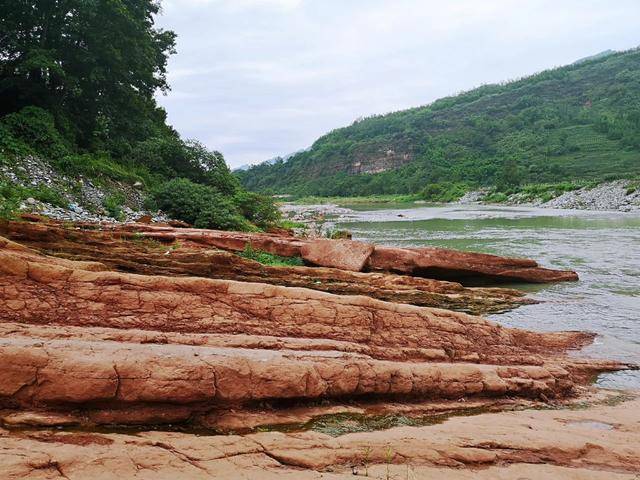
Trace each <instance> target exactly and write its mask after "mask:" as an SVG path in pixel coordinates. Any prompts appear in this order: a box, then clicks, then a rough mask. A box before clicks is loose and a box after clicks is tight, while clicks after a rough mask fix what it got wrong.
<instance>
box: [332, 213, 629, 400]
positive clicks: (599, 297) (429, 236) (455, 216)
mask: <svg viewBox="0 0 640 480" xmlns="http://www.w3.org/2000/svg"><path fill="white" fill-rule="evenodd" d="M351 208H353V209H354V210H355V212H354V213H351V214H347V215H343V216H342V217H341V218H340V219H339V222H340V223H339V224H338V226H339V228H348V229H349V230H351V231H352V232H353V236H354V239H358V240H366V241H371V242H375V243H379V244H385V245H395V246H407V247H408V246H421V245H430V246H438V247H445V248H455V249H460V250H469V251H475V252H486V253H494V254H498V255H505V256H515V257H528V258H533V259H535V260H537V261H538V262H539V263H540V264H541V265H543V266H546V267H551V268H559V269H569V270H575V271H577V272H578V274H579V275H580V281H579V282H570V283H557V284H552V285H522V284H520V285H513V287H515V288H520V289H523V290H526V291H528V292H530V294H531V295H532V296H534V297H536V298H538V299H540V300H542V301H543V302H542V303H540V304H536V305H527V306H523V307H520V308H518V309H516V310H514V311H512V312H508V313H503V314H499V315H491V316H489V318H491V319H492V320H494V321H497V322H500V323H502V324H504V325H507V326H514V327H521V328H527V329H531V330H540V331H549V330H586V331H592V332H596V333H598V337H597V338H596V340H595V342H594V343H593V345H591V346H589V347H587V348H585V349H584V350H583V351H582V352H580V354H581V355H589V356H592V357H603V358H611V359H617V360H623V361H628V362H634V363H638V364H640V215H638V214H629V213H618V212H590V211H578V210H551V209H541V208H526V207H491V206H479V205H459V206H450V205H449V206H440V207H434V206H415V205H409V206H407V205H387V206H385V207H382V208H381V207H373V206H367V205H357V206H351ZM599 384H601V385H602V386H606V387H612V388H637V389H640V372H621V373H616V374H608V375H603V376H602V377H601V378H600V379H599Z"/></svg>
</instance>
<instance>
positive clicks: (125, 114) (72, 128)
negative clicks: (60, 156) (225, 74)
mask: <svg viewBox="0 0 640 480" xmlns="http://www.w3.org/2000/svg"><path fill="white" fill-rule="evenodd" d="M159 9H160V4H159V2H158V1H155V0H0V116H2V115H6V114H9V113H14V112H18V111H20V110H22V109H23V108H24V107H28V106H36V107H40V108H42V109H45V110H47V111H48V112H50V113H52V114H53V116H54V117H55V119H56V123H57V126H58V128H60V129H61V130H62V131H63V132H64V133H65V135H66V136H67V138H69V139H72V140H73V141H74V142H77V143H78V144H79V145H80V146H82V147H85V148H89V147H96V146H97V147H106V148H109V149H112V150H114V151H117V150H122V149H123V145H126V143H127V142H128V141H131V140H133V139H139V138H141V137H146V136H148V135H149V134H150V133H151V132H152V131H154V130H166V128H167V127H166V126H165V125H164V120H165V114H164V112H163V111H162V110H161V109H159V108H158V107H157V105H156V103H155V101H154V99H153V95H154V93H155V92H156V91H158V90H161V91H162V90H166V89H168V84H167V81H166V66H167V58H168V56H169V55H170V54H171V53H173V52H174V44H175V34H174V33H173V32H171V31H163V30H161V29H157V28H155V27H154V15H156V14H157V13H158V12H159ZM125 150H126V149H125ZM119 153H122V152H119Z"/></svg>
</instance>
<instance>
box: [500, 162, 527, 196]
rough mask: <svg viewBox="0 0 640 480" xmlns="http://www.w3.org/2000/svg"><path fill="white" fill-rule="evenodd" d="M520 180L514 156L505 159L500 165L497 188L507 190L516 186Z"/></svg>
mask: <svg viewBox="0 0 640 480" xmlns="http://www.w3.org/2000/svg"><path fill="white" fill-rule="evenodd" d="M521 182H522V179H521V176H520V169H519V168H518V163H517V162H516V160H515V159H514V158H509V159H507V160H506V161H505V162H504V164H503V165H502V171H501V172H500V176H499V178H498V181H497V184H496V185H497V187H498V190H508V189H509V188H513V187H517V186H518V185H520V183H521Z"/></svg>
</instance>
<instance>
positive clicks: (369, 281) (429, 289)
mask: <svg viewBox="0 0 640 480" xmlns="http://www.w3.org/2000/svg"><path fill="white" fill-rule="evenodd" d="M129 233H130V232H128V233H127V235H125V236H124V237H123V236H122V235H121V234H119V233H118V232H112V231H103V230H96V229H75V228H74V229H70V228H64V227H63V226H62V225H60V224H55V223H47V224H43V223H32V222H6V223H0V234H4V235H6V236H7V238H11V239H14V240H16V241H19V242H21V243H22V244H26V245H29V246H31V247H33V248H36V249H38V250H39V251H41V252H44V253H47V254H50V255H55V256H57V257H59V258H60V257H64V258H69V259H76V260H91V261H93V260H99V261H100V262H103V263H104V264H105V265H107V266H109V267H110V268H111V269H114V270H120V271H124V272H131V273H140V274H145V275H181V276H184V275H192V276H200V277H208V278H220V279H229V280H238V281H243V282H264V283H270V284H274V285H282V286H291V287H305V288H311V289H313V290H320V291H324V292H329V293H336V294H342V295H366V296H369V297H372V298H377V299H380V300H385V301H392V302H399V303H408V304H412V305H419V306H429V307H439V308H446V309H451V310H458V311H463V312H468V313H475V314H483V313H489V312H491V313H495V312H502V311H506V310H509V309H512V308H515V307H517V306H519V305H522V304H523V303H532V302H533V301H534V300H532V299H530V298H528V297H525V296H524V294H523V293H522V292H520V291H518V290H514V289H504V288H466V287H463V286H462V285H460V284H459V283H454V282H446V281H440V280H432V279H426V278H420V277H412V276H409V275H394V274H388V273H381V272H375V273H362V272H352V271H347V270H341V269H337V268H323V267H272V266H267V265H262V264H260V263H258V262H255V261H253V260H249V259H246V258H242V257H240V256H238V255H235V254H233V253H230V252H227V251H224V250H217V249H215V250H213V249H211V248H209V247H207V246H202V245H200V244H197V243H192V244H189V245H184V244H179V243H175V244H171V245H169V246H167V245H165V244H160V243H157V242H154V241H146V240H140V239H137V238H134V239H132V238H130V235H129Z"/></svg>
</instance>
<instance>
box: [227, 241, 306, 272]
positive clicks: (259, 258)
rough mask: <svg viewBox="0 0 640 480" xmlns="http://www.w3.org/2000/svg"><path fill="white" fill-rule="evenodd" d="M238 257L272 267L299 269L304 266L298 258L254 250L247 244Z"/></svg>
mask: <svg viewBox="0 0 640 480" xmlns="http://www.w3.org/2000/svg"><path fill="white" fill-rule="evenodd" d="M238 255H240V256H241V257H243V258H247V259H249V260H254V261H256V262H258V263H262V264H263V265H269V266H272V267H301V266H303V265H304V261H303V260H302V258H300V257H281V256H280V255H274V254H272V253H268V252H264V251H262V250H256V249H254V248H253V247H252V246H251V244H247V246H246V247H245V248H244V250H243V251H242V252H240V253H239V254H238Z"/></svg>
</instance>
